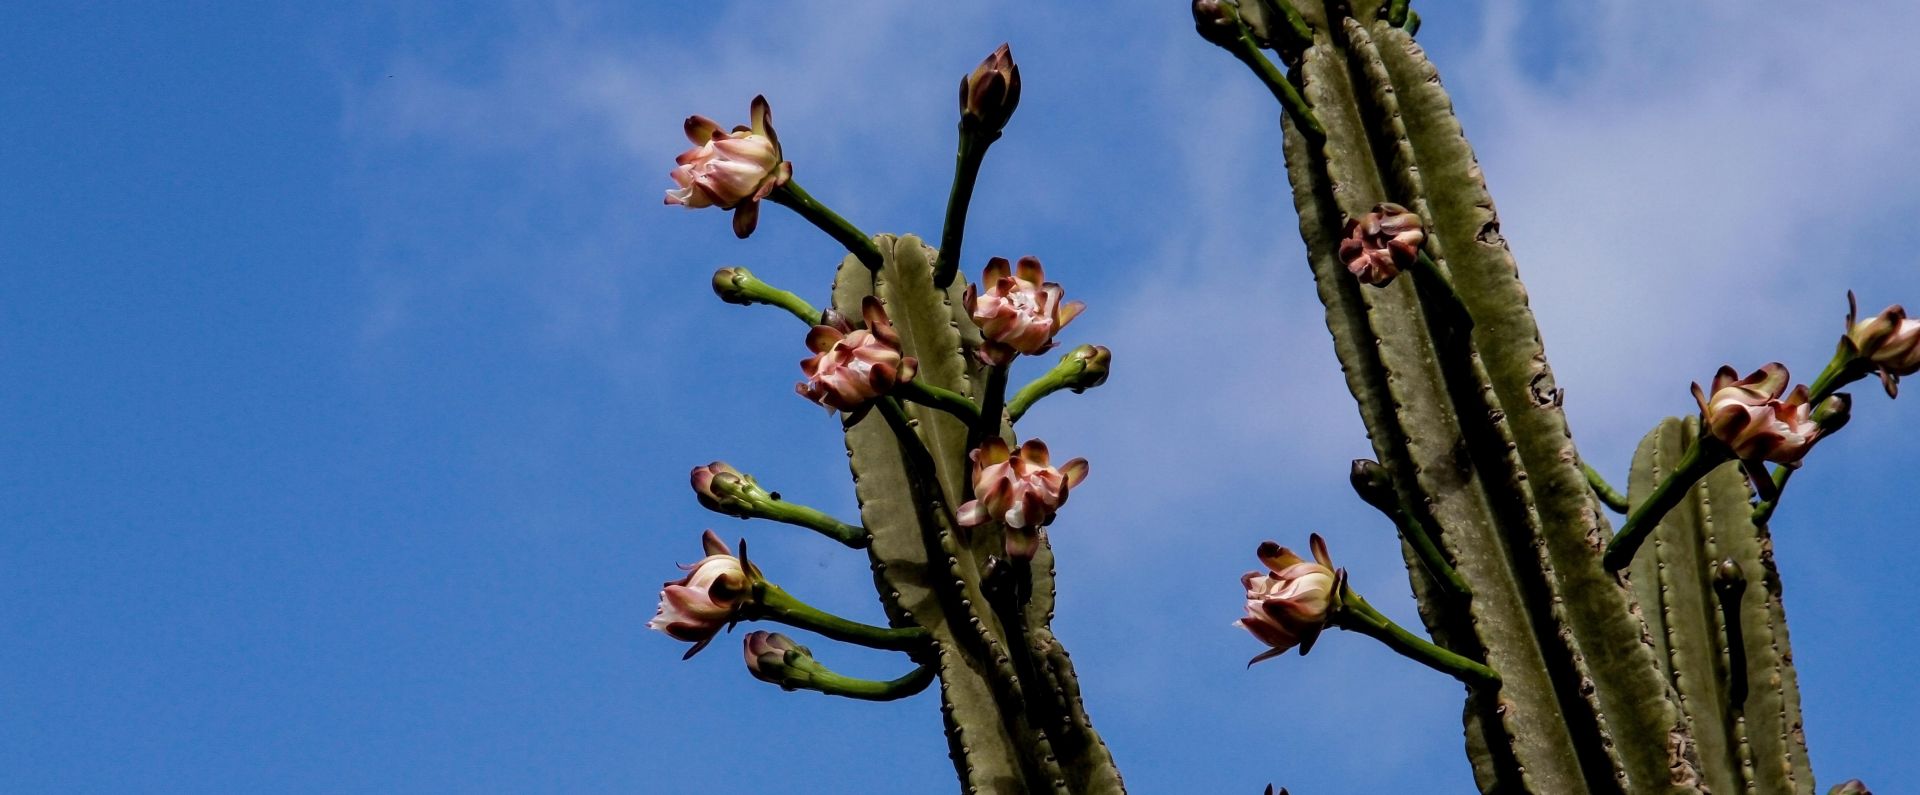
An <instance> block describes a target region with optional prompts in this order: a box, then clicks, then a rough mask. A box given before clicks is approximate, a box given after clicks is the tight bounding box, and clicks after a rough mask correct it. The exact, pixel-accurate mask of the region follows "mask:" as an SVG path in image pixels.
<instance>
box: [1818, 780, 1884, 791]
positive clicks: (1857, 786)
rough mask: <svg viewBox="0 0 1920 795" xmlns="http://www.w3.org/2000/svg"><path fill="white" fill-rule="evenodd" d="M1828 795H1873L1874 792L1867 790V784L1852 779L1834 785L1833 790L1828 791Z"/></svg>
mask: <svg viewBox="0 0 1920 795" xmlns="http://www.w3.org/2000/svg"><path fill="white" fill-rule="evenodd" d="M1827 795H1873V790H1870V789H1867V783H1866V782H1864V781H1861V780H1860V779H1857V778H1851V779H1847V780H1846V781H1842V782H1840V783H1838V784H1835V785H1833V789H1830V790H1827Z"/></svg>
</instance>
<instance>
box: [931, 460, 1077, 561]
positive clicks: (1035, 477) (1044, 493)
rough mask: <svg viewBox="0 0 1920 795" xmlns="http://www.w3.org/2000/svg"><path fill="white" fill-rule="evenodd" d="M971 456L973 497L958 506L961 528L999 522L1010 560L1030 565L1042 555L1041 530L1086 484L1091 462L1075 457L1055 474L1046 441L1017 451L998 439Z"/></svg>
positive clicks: (1055, 470)
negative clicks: (1035, 557) (1074, 490)
mask: <svg viewBox="0 0 1920 795" xmlns="http://www.w3.org/2000/svg"><path fill="white" fill-rule="evenodd" d="M968 457H969V458H971V459H972V460H973V493H974V498H973V499H972V500H968V501H967V502H966V503H965V504H963V505H961V506H960V513H959V516H958V519H959V522H960V526H962V527H977V526H979V525H983V524H986V523H987V522H991V521H998V522H1001V523H1002V524H1004V525H1005V526H1006V547H1007V557H1009V558H1015V559H1019V560H1032V559H1033V556H1034V554H1035V553H1037V552H1039V550H1040V528H1042V527H1045V526H1047V525H1048V524H1051V523H1052V522H1053V518H1054V515H1055V514H1056V513H1057V512H1058V511H1059V510H1060V506H1062V505H1065V504H1066V502H1067V493H1068V492H1069V491H1071V490H1072V489H1073V487H1074V486H1077V485H1079V484H1080V482H1081V481H1083V480H1086V479H1087V460H1086V459H1084V458H1076V459H1073V460H1072V461H1068V462H1067V463H1065V464H1062V465H1061V466H1060V467H1059V468H1057V469H1056V468H1054V467H1053V465H1052V463H1051V461H1050V460H1049V456H1048V454H1047V444H1046V442H1042V441H1040V440H1039V439H1028V440H1027V441H1026V443H1025V444H1022V445H1020V449H1019V450H1018V451H1017V452H1016V451H1014V450H1012V449H1010V448H1009V447H1008V446H1007V442H1006V440H1005V439H1001V438H999V437H994V438H991V439H988V440H986V441H985V442H983V443H981V445H980V447H979V448H978V449H975V450H974V451H973V452H972V453H970V454H968Z"/></svg>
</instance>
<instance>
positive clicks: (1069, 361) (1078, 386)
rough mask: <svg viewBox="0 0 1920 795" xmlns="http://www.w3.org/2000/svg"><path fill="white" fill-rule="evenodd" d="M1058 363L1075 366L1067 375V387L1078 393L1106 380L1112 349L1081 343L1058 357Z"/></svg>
mask: <svg viewBox="0 0 1920 795" xmlns="http://www.w3.org/2000/svg"><path fill="white" fill-rule="evenodd" d="M1060 364H1061V365H1063V367H1073V368H1075V369H1072V370H1070V371H1069V374H1068V375H1067V388H1068V389H1071V390H1073V391H1074V394H1079V393H1081V392H1085V391H1087V390H1089V389H1092V388H1094V387H1096V386H1099V385H1101V384H1104V383H1106V382H1107V372H1108V368H1110V367H1111V366H1112V365H1113V351H1110V350H1107V346H1105V345H1082V346H1080V347H1078V348H1074V349H1073V350H1070V351H1067V355H1065V356H1062V357H1060Z"/></svg>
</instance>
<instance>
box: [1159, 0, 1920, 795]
mask: <svg viewBox="0 0 1920 795" xmlns="http://www.w3.org/2000/svg"><path fill="white" fill-rule="evenodd" d="M1407 5H1408V4H1407V3H1406V2H1405V1H1404V0H1394V1H1393V2H1387V1H1385V0H1351V1H1350V2H1349V1H1348V0H1325V1H1324V2H1323V0H1240V1H1239V2H1238V3H1234V2H1228V1H1227V0H1196V2H1194V3H1193V12H1194V20H1195V24H1196V26H1197V28H1198V31H1199V33H1200V35H1201V36H1202V37H1203V38H1205V39H1206V40H1208V41H1209V42H1212V43H1214V44H1216V45H1218V46H1220V47H1221V48H1223V49H1225V50H1227V51H1228V53H1230V54H1231V55H1233V56H1234V57H1235V58H1237V59H1238V60H1240V61H1241V62H1243V63H1244V64H1246V65H1247V66H1248V67H1249V68H1250V69H1251V70H1252V72H1253V73H1254V75H1255V76H1256V77H1257V78H1259V79H1260V80H1261V81H1262V82H1263V83H1264V84H1265V85H1266V86H1267V88H1268V89H1269V90H1270V91H1271V93H1272V94H1273V95H1274V98H1275V99H1276V100H1278V102H1279V104H1280V105H1281V108H1282V114H1281V123H1282V126H1283V128H1284V135H1285V151H1286V162H1287V175H1288V178H1289V182H1290V183H1291V185H1292V188H1293V196H1294V203H1295V207H1296V209H1297V210H1298V214H1299V220H1300V232H1301V236H1302V237H1303V238H1304V239H1305V241H1306V244H1307V248H1308V253H1309V265H1310V266H1311V268H1312V272H1313V278H1314V281H1315V283H1316V284H1317V285H1318V288H1319V295H1320V299H1321V301H1322V303H1323V304H1324V305H1325V306H1326V312H1327V325H1328V328H1329V330H1330V331H1331V332H1332V335H1333V342H1334V349H1335V352H1336V353H1337V354H1338V356H1339V359H1340V363H1341V367H1342V369H1343V370H1344V372H1345V374H1346V379H1347V385H1348V387H1349V389H1350V390H1351V391H1352V393H1353V396H1354V398H1355V399H1356V400H1357V401H1358V403H1359V408H1360V414H1361V418H1362V419H1363V420H1364V422H1365V424H1366V427H1367V431H1368V435H1369V437H1370V438H1371V440H1372V442H1373V446H1374V451H1375V453H1376V455H1377V457H1378V459H1379V460H1378V462H1374V461H1359V462H1355V470H1354V485H1355V488H1356V490H1358V491H1359V493H1360V496H1361V497H1362V498H1363V499H1364V500H1366V501H1367V502H1368V503H1370V504H1372V505H1373V506H1375V507H1377V508H1379V509H1380V510H1381V511H1383V512H1384V513H1386V514H1387V515H1388V517H1389V518H1390V519H1391V520H1392V521H1393V522H1394V524H1395V525H1396V526H1397V527H1398V528H1399V530H1400V533H1401V537H1402V539H1403V542H1404V544H1403V546H1404V549H1405V553H1406V558H1407V569H1408V573H1409V576H1410V578H1411V579H1412V584H1413V588H1414V593H1415V596H1416V598H1417V599H1418V601H1419V605H1420V615H1421V618H1422V620H1423V621H1424V622H1425V624H1426V626H1427V629H1428V630H1429V632H1431V634H1432V637H1433V645H1435V646H1437V647H1438V648H1437V649H1423V648H1419V647H1418V646H1416V645H1414V643H1413V641H1419V642H1421V643H1425V641H1423V640H1421V639H1419V638H1413V639H1411V640H1402V641H1401V642H1399V643H1398V644H1396V648H1399V649H1400V650H1402V651H1404V652H1406V653H1408V654H1409V655H1410V656H1414V657H1415V658H1416V659H1420V660H1421V661H1423V662H1427V663H1428V664H1429V665H1432V666H1433V667H1435V668H1437V669H1440V670H1443V671H1447V672H1449V673H1452V674H1454V675H1455V676H1456V677H1457V678H1459V679H1460V680H1461V681H1462V682H1463V683H1465V684H1466V686H1467V700H1466V706H1465V724H1466V740H1467V743H1466V745H1467V752H1468V755H1469V757H1470V758H1471V760H1472V765H1473V771H1474V775H1475V778H1476V779H1477V781H1478V784H1479V786H1480V788H1481V790H1482V791H1484V792H1501V793H1505V792H1533V793H1576V792H1592V793H1602V792H1604V793H1655V792H1688V793H1692V792H1702V793H1704V792H1716V793H1728V792H1753V793H1810V792H1813V791H1814V779H1813V773H1812V771H1811V769H1810V768H1809V765H1808V761H1807V750H1806V744H1805V738H1804V735H1803V733H1802V731H1801V725H1800V699H1799V693H1798V690H1797V687H1796V683H1795V676H1794V672H1793V665H1792V659H1793V656H1792V652H1791V650H1790V649H1789V647H1788V642H1787V626H1786V616H1785V611H1784V607H1783V603H1782V598H1781V583H1780V577H1779V573H1778V571H1777V569H1776V568H1775V566H1774V562H1773V556H1772V546H1771V542H1770V540H1769V539H1770V537H1769V534H1768V529H1767V520H1768V518H1769V517H1770V516H1771V514H1772V510H1773V506H1774V505H1775V504H1776V503H1777V501H1778V500H1779V498H1780V494H1781V490H1782V489H1783V488H1784V487H1785V486H1786V484H1787V481H1788V479H1789V478H1790V476H1791V475H1792V473H1793V472H1794V471H1795V468H1796V467H1798V466H1799V465H1800V462H1801V460H1802V458H1803V457H1804V456H1805V455H1807V453H1808V452H1809V450H1810V449H1811V448H1812V447H1813V445H1814V443H1815V442H1816V441H1817V440H1818V439H1819V438H1821V437H1822V436H1824V435H1825V434H1828V433H1832V432H1834V431H1836V430H1838V429H1839V428H1840V427H1841V426H1842V425H1844V424H1845V422H1846V419H1847V416H1848V412H1849V410H1850V408H1851V400H1850V398H1849V397H1848V396H1847V395H1846V394H1844V393H1840V392H1838V390H1839V389H1840V388H1841V387H1843V386H1845V385H1847V384H1849V383H1852V382H1854V381H1857V380H1860V379H1861V378H1864V377H1865V376H1867V375H1869V374H1872V373H1875V372H1878V373H1879V375H1880V377H1881V379H1882V381H1883V382H1884V384H1885V386H1886V390H1887V393H1888V395H1889V396H1892V395H1894V394H1895V387H1896V384H1897V382H1898V378H1899V377H1900V376H1902V375H1908V374H1912V373H1913V372H1914V371H1915V370H1917V369H1920V322H1916V321H1912V320H1908V319H1906V317H1905V314H1904V313H1903V312H1902V311H1901V309H1900V308H1899V307H1897V306H1896V307H1892V308H1890V309H1888V310H1886V311H1885V312H1883V313H1881V314H1880V315H1878V316H1875V317H1873V318H1868V319H1865V320H1861V319H1859V318H1858V317H1856V316H1854V315H1852V314H1850V315H1849V317H1848V319H1847V331H1846V335H1845V336H1844V337H1843V338H1842V339H1841V341H1840V344H1839V348H1838V350H1837V351H1836V353H1835V355H1834V357H1833V359H1832V361H1831V362H1830V363H1829V364H1828V365H1827V369H1826V370H1825V371H1824V372H1823V373H1821V375H1820V377H1819V378H1818V379H1816V380H1815V381H1814V382H1813V383H1812V384H1811V385H1809V386H1801V387H1797V388H1795V389H1793V390H1791V391H1789V390H1788V389H1787V386H1788V384H1789V383H1790V379H1789V376H1788V373H1787V370H1786V368H1785V367H1784V366H1782V365H1779V364H1777V363H1776V364H1769V365H1767V366H1766V367H1763V368H1761V370H1760V371H1758V372H1755V373H1753V374H1752V375H1749V376H1747V377H1746V378H1739V377H1738V375H1737V373H1736V372H1735V371H1734V370H1733V369H1732V368H1723V369H1722V371H1721V372H1720V373H1719V374H1717V375H1716V377H1715V378H1714V379H1713V382H1712V385H1711V389H1710V390H1709V389H1703V388H1702V387H1701V386H1699V385H1697V384H1696V385H1695V386H1694V393H1695V396H1696V399H1697V400H1698V401H1699V404H1700V412H1701V414H1700V418H1699V419H1693V418H1687V419H1679V418H1670V419H1667V420H1665V421H1663V422H1662V423H1661V424H1660V426H1659V427H1658V428H1656V429H1655V430H1654V432H1653V433H1652V434H1650V435H1649V436H1648V437H1647V439H1646V441H1644V442H1642V443H1641V445H1640V449H1639V452H1638V455H1637V456H1636V458H1635V460H1634V467H1633V473H1632V478H1631V480H1630V481H1629V486H1630V488H1629V492H1628V494H1627V495H1626V496H1624V497H1623V496H1621V495H1620V494H1619V493H1618V492H1616V491H1615V490H1614V489H1613V488H1611V487H1610V486H1608V485H1607V484H1606V482H1605V480H1604V479H1603V478H1601V477H1600V475H1599V474H1598V473H1597V472H1595V471H1594V470H1593V469H1591V468H1589V467H1587V466H1586V465H1585V464H1583V463H1582V461H1581V459H1580V455H1579V453H1578V451H1577V450H1576V449H1575V447H1574V445H1573V441H1572V437H1571V435H1570V433H1569V430H1568V427H1567V422H1566V418H1565V416H1564V414H1563V413H1562V411H1561V400H1562V394H1561V392H1560V390H1559V389H1558V388H1557V387H1556V386H1555V385H1554V379H1553V372H1552V370H1551V369H1549V367H1548V365H1547V359H1546V356H1545V353H1544V351H1543V349H1542V346H1541V342H1540V334H1539V331H1538V329H1537V327H1536V326H1535V325H1534V321H1533V317H1532V314H1531V312H1530V310H1529V309H1528V307H1527V300H1526V293H1525V291H1524V289H1523V288H1522V286H1521V284H1520V281H1519V279H1518V276H1517V271H1516V269H1515V266H1514V262H1513V258H1512V255H1511V254H1510V252H1509V251H1508V249H1507V246H1506V243H1505V240H1504V239H1503V238H1502V237H1501V234H1500V223H1499V218H1498V216H1497V215H1496V214H1495V212H1494V209H1493V201H1492V199H1491V197H1490V196H1489V195H1488V193H1487V189H1486V186H1485V184H1484V182H1483V180H1482V179H1481V174H1480V169H1479V166H1478V164H1477V162H1476V160H1475V159H1474V155H1473V151H1472V150H1471V149H1470V148H1469V147H1468V145H1467V142H1466V139H1465V138H1464V137H1462V134H1461V129H1460V125H1459V122H1458V121H1457V120H1456V119H1455V117H1454V115H1453V110H1452V103H1451V101H1450V100H1449V99H1448V97H1447V95H1446V93H1445V91H1444V90H1443V89H1442V88H1441V84H1440V79H1439V74H1438V72H1437V71H1436V70H1435V69H1434V67H1433V65H1432V64H1431V63H1429V62H1428V60H1427V59H1426V56H1425V54H1424V52H1423V51H1422V49H1421V48H1420V46H1419V45H1418V44H1417V43H1415V41H1414V34H1415V32H1416V31H1417V30H1418V28H1419V17H1418V15H1417V14H1415V13H1413V12H1412V11H1411V10H1410V9H1409V8H1408V7H1407ZM1403 273H1404V276H1403ZM1849 300H1851V296H1849ZM1603 507H1604V508H1612V509H1613V510H1616V511H1619V512H1622V513H1627V514H1628V516H1627V518H1626V520H1625V522H1624V523H1623V524H1622V526H1621V529H1620V531H1619V532H1618V533H1613V532H1611V531H1610V530H1609V526H1608V522H1607V520H1606V518H1605V515H1604V511H1603ZM1314 540H1315V546H1316V550H1317V551H1319V550H1320V549H1321V547H1320V541H1319V538H1318V537H1317V536H1316V537H1315V539H1314ZM1276 552H1278V553H1282V554H1278V555H1276V554H1275V553H1276ZM1260 557H1261V558H1262V560H1263V561H1265V562H1266V563H1267V564H1268V566H1269V568H1270V569H1272V572H1271V573H1270V574H1269V575H1265V576H1262V575H1259V574H1250V575H1248V580H1247V598H1248V612H1249V618H1248V619H1243V621H1242V624H1243V625H1245V626H1247V627H1248V629H1250V630H1252V631H1253V632H1254V634H1255V636H1256V637H1257V638H1259V639H1260V640H1262V641H1264V642H1266V643H1267V644H1268V645H1269V646H1270V647H1272V649H1271V650H1270V651H1269V653H1268V655H1271V654H1273V653H1277V652H1279V651H1284V650H1285V649H1287V648H1290V647H1291V646H1293V645H1294V644H1296V643H1297V644H1298V645H1299V647H1300V649H1301V651H1302V653H1305V652H1306V651H1307V650H1308V649H1309V648H1310V647H1311V640H1312V637H1313V633H1315V632H1317V631H1318V629H1319V628H1320V627H1324V626H1329V625H1331V626H1337V627H1342V628H1347V629H1356V630H1361V631H1366V632H1368V634H1375V635H1377V636H1382V639H1383V640H1388V639H1389V638H1388V637H1387V636H1386V635H1385V634H1384V633H1381V632H1379V631H1378V630H1377V629H1375V628H1373V627H1371V626H1370V624H1374V623H1377V622H1376V620H1375V619H1376V617H1377V614H1372V611H1371V609H1370V608H1367V607H1366V605H1365V602H1364V600H1360V599H1359V598H1358V597H1357V595H1354V594H1352V592H1351V588H1350V587H1348V586H1346V585H1344V578H1343V577H1341V576H1340V575H1339V573H1337V572H1336V573H1333V575H1332V579H1334V580H1339V581H1341V584H1338V585H1330V586H1326V587H1324V588H1322V589H1321V590H1320V592H1318V593H1312V594H1308V593H1307V591H1309V590H1311V589H1308V588H1304V587H1295V588H1293V589H1291V591H1288V592H1285V593H1281V592H1279V591H1277V590H1276V588H1275V587H1274V585H1273V584H1272V582H1271V580H1273V579H1274V578H1278V579H1280V580H1288V581H1293V582H1305V580H1304V579H1303V578H1302V576H1301V574H1300V572H1302V571H1304V568H1303V567H1304V566H1307V565H1311V564H1306V563H1305V562H1304V561H1300V559H1299V558H1298V557H1297V556H1291V553H1286V550H1284V549H1280V548H1278V547H1277V545H1274V544H1273V543H1272V542H1267V543H1266V544H1263V545H1262V546H1261V549H1260ZM1316 557H1319V558H1320V559H1321V562H1322V564H1324V563H1325V556H1324V554H1318V555H1316ZM1283 567H1291V569H1286V568H1283ZM1289 570H1291V571H1294V572H1296V573H1295V574H1294V575H1293V576H1288V574H1287V572H1288V571H1289ZM1369 614H1372V615H1369ZM1270 624H1278V625H1279V626H1282V627H1284V628H1285V629H1286V630H1287V631H1286V632H1285V633H1278V632H1276V631H1275V630H1274V628H1273V627H1272V626H1269V625H1270ZM1302 638H1304V639H1305V640H1304V641H1302V640H1301V639H1302ZM1389 642H1390V643H1392V642H1393V641H1392V640H1389ZM1268 655H1262V657H1263V658H1264V657H1265V656H1268ZM1257 659H1258V658H1257ZM1468 663H1476V664H1478V665H1483V666H1485V668H1486V669H1490V674H1491V675H1487V674H1486V673H1483V672H1481V671H1477V670H1476V669H1475V667H1473V666H1469V665H1468ZM1833 791H1835V792H1843V791H1844V792H1863V791H1865V787H1864V785H1863V784H1861V783H1860V782H1858V781H1849V782H1846V783H1844V784H1841V785H1839V786H1836V787H1835V788H1834V790H1833Z"/></svg>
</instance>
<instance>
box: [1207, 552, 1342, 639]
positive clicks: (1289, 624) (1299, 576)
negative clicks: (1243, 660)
mask: <svg viewBox="0 0 1920 795" xmlns="http://www.w3.org/2000/svg"><path fill="white" fill-rule="evenodd" d="M1312 544H1313V560H1312V561H1308V560H1305V559H1302V558H1301V557H1300V556H1299V555H1296V554H1294V553H1293V551H1292V550H1290V549H1287V548H1286V547H1283V546H1280V545H1279V544H1276V543H1274V542H1272V541H1266V542H1262V543H1261V544H1260V549H1259V555H1260V562H1262V563H1265V564H1267V573H1266V574H1261V573H1260V572H1257V571H1250V572H1247V573H1246V575H1245V576H1243V577H1241V578H1240V583H1241V584H1242V585H1244V586H1246V589H1247V615H1246V617H1245V618H1242V619H1240V620H1238V621H1235V622H1233V623H1234V626H1237V627H1240V628H1242V629H1245V630H1246V631H1248V632H1251V633H1253V636H1254V637H1255V638H1258V639H1259V640H1260V642H1261V643H1265V644H1267V646H1269V647H1270V648H1268V649H1267V650H1266V651H1264V652H1261V653H1260V654H1259V655H1258V656H1256V657H1254V658H1253V659H1251V660H1248V661H1247V665H1249V666H1251V665H1253V664H1254V663H1257V662H1260V661H1261V660H1266V659H1270V658H1273V657H1278V656H1280V655H1282V654H1285V653H1286V652H1287V650H1288V649H1291V648H1293V647H1295V646H1299V647H1300V653H1301V654H1306V653H1307V650H1308V649H1311V648H1313V642H1314V640H1315V639H1317V638H1319V637H1320V630H1322V629H1324V628H1326V626H1327V617H1328V614H1329V613H1330V612H1331V611H1332V609H1333V599H1334V594H1335V592H1337V591H1338V590H1339V587H1340V580H1341V578H1342V574H1341V573H1340V572H1338V571H1336V570H1335V569H1334V568H1333V559H1332V558H1330V557H1328V555H1327V542H1326V540H1325V539H1322V538H1321V537H1320V534H1319V533H1314V534H1313V538H1312Z"/></svg>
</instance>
